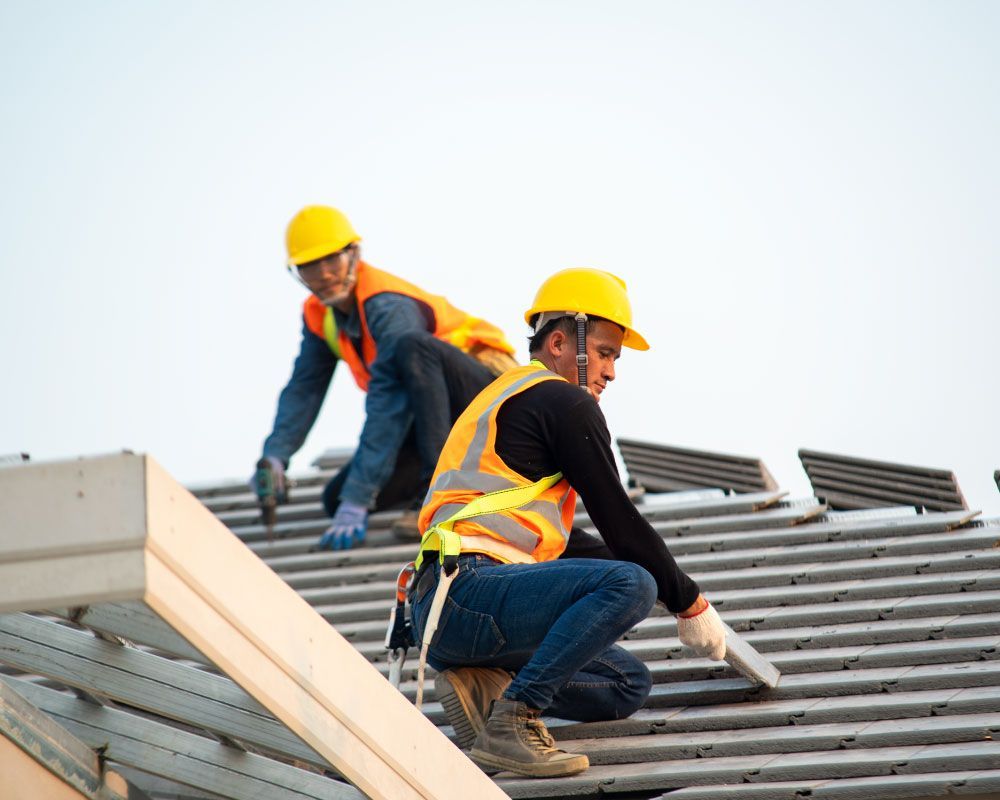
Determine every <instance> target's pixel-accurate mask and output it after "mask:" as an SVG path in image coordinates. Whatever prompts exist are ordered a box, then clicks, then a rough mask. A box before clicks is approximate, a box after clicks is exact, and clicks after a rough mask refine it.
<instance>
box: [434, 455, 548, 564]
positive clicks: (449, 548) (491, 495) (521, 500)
mask: <svg viewBox="0 0 1000 800" xmlns="http://www.w3.org/2000/svg"><path fill="white" fill-rule="evenodd" d="M560 480H562V473H561V472H557V473H556V474H555V475H549V476H548V477H547V478H542V479H541V480H538V481H535V482H534V483H532V484H529V485H528V486H518V487H516V488H513V489H498V490H497V491H495V492H488V493H487V494H484V495H480V496H479V497H477V498H476V499H475V500H473V501H472V502H470V503H467V504H466V505H465V507H464V508H463V509H462V510H461V511H458V512H456V513H455V514H452V515H451V516H450V517H448V519H446V520H445V521H444V522H439V523H438V524H437V525H433V526H431V527H430V528H428V529H427V530H426V531H425V532H424V535H423V537H422V538H421V539H420V554H419V555H418V556H417V560H416V562H415V565H416V568H417V569H418V570H419V569H420V566H421V564H423V561H424V551H426V550H436V551H437V552H438V561H440V562H441V564H442V565H444V563H445V559H446V558H447V559H449V561H451V560H452V559H456V558H458V557H459V556H460V555H461V553H462V537H461V536H460V535H459V534H457V533H455V531H454V528H455V524H456V523H458V522H461V521H462V520H466V519H471V518H472V517H479V516H482V515H484V514H499V513H501V512H503V511H511V510H513V509H515V508H520V507H521V506H525V505H527V504H528V503H530V502H531V501H532V500H534V499H535V498H537V497H538V496H539V495H541V494H542V492H544V491H545V490H546V489H548V488H550V487H552V486H555V485H556V484H557V483H559V481H560Z"/></svg>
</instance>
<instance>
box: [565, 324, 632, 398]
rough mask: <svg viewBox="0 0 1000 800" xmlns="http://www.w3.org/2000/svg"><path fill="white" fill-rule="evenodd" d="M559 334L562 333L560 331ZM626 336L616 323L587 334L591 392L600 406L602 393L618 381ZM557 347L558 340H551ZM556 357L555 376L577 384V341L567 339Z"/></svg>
mask: <svg viewBox="0 0 1000 800" xmlns="http://www.w3.org/2000/svg"><path fill="white" fill-rule="evenodd" d="M558 333H562V332H561V331H559V332H558ZM624 338H625V333H624V331H622V329H621V328H619V327H618V326H617V325H615V324H614V323H613V322H608V321H607V320H600V321H599V322H597V324H595V325H594V326H593V328H591V330H590V331H589V332H588V333H587V358H588V361H589V363H588V364H587V391H589V392H590V394H591V395H592V396H593V398H594V399H595V400H597V401H598V402H600V400H601V393H602V392H603V391H604V390H605V389H606V388H607V386H608V383H609V382H611V381H613V380H614V379H615V361H617V360H618V357H619V356H620V355H621V354H622V339H624ZM550 341H551V342H552V344H553V345H557V341H556V337H555V336H553V338H552V339H551V340H550ZM556 349H557V352H556V353H555V366H556V369H555V372H556V373H557V374H559V375H561V376H562V377H564V378H565V379H566V380H568V381H570V382H571V383H577V369H576V337H575V336H565V335H564V336H563V338H562V340H561V341H559V342H558V346H557V348H556Z"/></svg>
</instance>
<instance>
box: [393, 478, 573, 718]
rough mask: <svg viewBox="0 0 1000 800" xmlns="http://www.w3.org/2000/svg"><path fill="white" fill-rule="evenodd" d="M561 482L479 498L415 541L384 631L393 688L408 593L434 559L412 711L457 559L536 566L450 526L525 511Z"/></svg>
mask: <svg viewBox="0 0 1000 800" xmlns="http://www.w3.org/2000/svg"><path fill="white" fill-rule="evenodd" d="M561 480H562V473H561V472H557V473H556V474H555V475H550V476H548V477H547V478H542V479H541V480H538V481H535V482H534V483H532V484H529V485H527V486H518V487H515V488H512V489H500V490H498V491H495V492H489V493H487V494H484V495H480V496H479V497H477V498H476V499H475V500H473V501H472V502H470V503H467V504H466V505H465V506H464V507H463V508H462V509H461V510H459V511H458V512H456V513H455V514H453V515H452V516H450V517H448V519H446V520H444V521H443V522H439V523H438V524H436V525H433V526H431V527H430V528H428V529H427V530H426V531H425V532H424V535H423V537H422V538H421V540H420V552H419V554H418V555H417V559H416V561H413V562H411V563H409V564H407V565H406V566H405V567H403V569H402V570H400V573H399V577H398V578H397V579H396V605H395V606H394V607H393V609H392V611H391V612H390V614H389V628H388V630H387V631H386V640H385V646H386V649H387V650H388V651H389V680H390V681H391V682H392V684H393V686H396V687H397V688H398V687H399V681H400V677H401V675H402V672H403V662H404V661H405V659H406V651H407V649H408V648H409V647H411V646H413V645H414V644H415V643H416V640H415V637H414V635H413V622H412V615H411V616H410V618H408V616H407V613H406V601H407V597H408V594H409V588H410V585H412V583H413V578H414V576H416V575H418V574H422V573H423V570H424V569H430V564H431V562H430V561H429V560H428V557H429V556H431V554H435V555H436V556H437V560H438V563H440V565H441V573H440V575H439V576H438V584H437V589H436V590H435V591H434V598H433V600H431V608H430V611H429V612H428V615H427V624H426V625H425V626H424V635H423V637H422V640H423V643H422V645H421V647H420V662H419V665H418V667H417V700H416V705H417V708H420V706H421V704H422V703H423V699H424V671H425V667H426V665H427V651H428V649H429V648H430V645H431V640H432V639H433V638H434V634H435V632H436V631H437V628H438V622H439V620H440V619H441V610H442V609H443V608H444V601H445V600H446V599H447V597H448V590H449V589H450V588H451V584H452V581H454V580H455V578H456V577H457V576H458V557H459V556H460V555H462V553H484V554H485V555H489V556H494V557H496V558H498V559H499V560H501V561H504V562H506V563H514V564H533V563H535V559H534V558H533V557H532V556H531V555H530V554H528V553H525V552H524V551H522V550H518V549H517V548H516V547H514V546H513V545H511V544H508V543H507V542H504V541H501V540H499V539H494V538H493V537H492V536H487V535H477V536H463V535H462V534H460V533H456V532H455V530H454V527H455V524H456V523H458V522H462V521H463V520H467V519H471V518H473V517H479V516H483V515H485V514H499V513H501V512H504V511H512V510H513V509H515V508H520V507H521V506H525V505H527V504H528V503H530V502H532V501H533V500H535V499H536V498H538V497H539V496H540V495H541V494H542V492H544V491H545V490H546V489H549V488H550V487H552V486H554V485H555V484H557V483H558V482H559V481H561Z"/></svg>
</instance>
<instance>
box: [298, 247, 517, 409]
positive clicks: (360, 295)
mask: <svg viewBox="0 0 1000 800" xmlns="http://www.w3.org/2000/svg"><path fill="white" fill-rule="evenodd" d="M356 277H357V283H356V284H355V288H354V296H355V299H356V300H357V309H358V315H359V318H360V321H361V341H360V348H361V350H360V352H359V351H358V350H357V348H355V346H354V342H352V341H351V339H350V338H349V337H348V336H347V335H346V334H344V332H343V331H337V330H336V324H335V322H334V318H333V310H332V309H329V308H326V307H325V306H324V305H323V304H322V303H321V302H320V300H319V298H318V297H316V296H315V295H310V296H309V298H308V299H307V300H306V302H305V305H304V306H303V317H304V318H305V322H306V327H307V328H308V329H309V330H310V331H311V332H312V333H314V334H316V335H317V336H319V337H320V338H321V339H323V340H324V341H326V343H327V344H328V345H329V347H330V349H331V350H332V351H333V352H334V354H335V355H336V356H337V357H338V358H340V359H342V360H343V361H346V362H347V366H348V368H349V369H350V370H351V375H353V376H354V381H355V383H357V384H358V386H359V387H360V388H361V389H362V390H364V391H368V382H369V380H370V379H371V375H370V373H369V367H370V366H371V364H372V363H373V362H374V361H375V358H376V357H377V355H378V348H377V346H376V344H375V340H374V338H373V337H372V335H371V332H370V331H369V330H368V320H367V319H366V318H365V302H366V301H367V300H368V299H369V298H371V297H374V296H375V295H377V294H382V293H383V292H393V293H394V294H401V295H404V296H406V297H409V298H411V299H413V300H415V301H416V302H417V303H418V304H420V307H421V310H423V311H425V312H426V316H427V323H428V324H427V330H428V332H429V333H432V334H433V335H434V336H435V337H436V338H438V339H441V340H442V341H445V342H448V343H450V344H453V345H455V347H458V348H459V349H460V350H463V351H465V352H468V351H469V350H471V349H473V348H474V347H477V346H485V347H492V348H494V349H496V350H500V351H502V352H504V353H508V354H513V353H514V347H513V346H512V345H511V344H510V342H508V341H507V338H506V337H505V336H504V333H503V331H501V330H500V329H499V328H497V327H496V326H495V325H491V324H490V323H488V322H486V321H484V320H481V319H479V318H477V317H473V316H471V315H469V314H466V313H465V312H464V311H462V310H460V309H458V308H455V306H453V305H451V303H449V302H448V301H447V300H446V299H445V298H444V297H442V296H440V295H436V294H430V293H429V292H425V291H424V290H423V289H421V288H419V287H417V286H414V285H413V284H412V283H409V282H408V281H404V280H403V279H402V278H397V277H396V276H395V275H391V274H390V273H388V272H383V271H382V270H380V269H375V267H372V266H370V265H368V264H366V263H364V262H360V263H359V264H358V267H357V272H356ZM334 342H336V345H334Z"/></svg>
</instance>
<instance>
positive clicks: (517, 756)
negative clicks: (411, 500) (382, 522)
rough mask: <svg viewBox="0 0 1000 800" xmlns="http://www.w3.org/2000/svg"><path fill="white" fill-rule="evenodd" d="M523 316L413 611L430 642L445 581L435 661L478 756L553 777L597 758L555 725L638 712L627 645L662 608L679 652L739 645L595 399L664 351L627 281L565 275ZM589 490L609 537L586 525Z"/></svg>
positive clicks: (471, 430)
mask: <svg viewBox="0 0 1000 800" xmlns="http://www.w3.org/2000/svg"><path fill="white" fill-rule="evenodd" d="M525 320H526V321H527V322H528V324H529V325H531V326H532V330H533V331H534V334H533V335H532V337H531V339H530V351H531V358H532V361H531V364H530V365H529V366H526V367H518V368H516V369H512V370H509V371H508V372H506V373H504V374H503V375H502V376H501V377H499V378H498V379H497V380H495V381H494V382H493V383H491V384H490V385H489V386H488V387H486V389H484V390H483V391H482V392H481V393H480V394H479V395H478V396H477V397H476V399H475V400H473V401H472V403H471V404H470V405H469V407H468V408H467V409H466V410H465V412H464V413H463V414H462V415H461V416H460V417H459V419H458V420H457V422H456V423H455V425H454V427H453V428H452V431H451V434H450V435H449V437H448V440H447V442H446V444H445V447H444V449H443V450H442V452H441V456H440V458H439V460H438V464H437V469H436V471H435V473H434V477H433V478H432V480H431V490H430V492H429V494H428V500H427V501H426V502H425V504H424V507H423V509H422V511H421V513H420V519H419V528H420V531H421V533H422V534H424V538H423V544H422V549H423V553H424V554H425V556H426V557H425V558H424V559H423V564H424V565H425V566H424V568H423V569H422V570H421V571H420V572H419V573H418V579H417V581H416V583H415V586H414V588H413V597H412V600H413V618H414V622H415V627H416V630H417V635H418V637H422V635H423V632H424V629H425V627H426V626H427V625H428V617H429V615H430V610H431V605H432V600H433V598H434V596H435V592H436V591H437V588H436V587H437V586H438V584H439V582H440V583H442V584H443V587H442V588H445V587H447V589H446V590H447V591H448V594H447V599H446V600H445V603H444V606H443V608H442V612H441V615H440V620H439V622H438V627H437V630H436V632H435V633H433V634H432V640H431V644H430V649H429V653H428V658H427V661H428V663H429V664H430V665H431V666H432V667H434V668H435V669H436V670H438V671H439V674H438V676H437V678H436V680H435V688H436V691H437V697H438V699H439V700H440V701H441V703H442V705H443V706H444V709H445V712H446V714H447V716H448V720H449V722H450V723H451V724H452V726H453V727H454V729H455V733H456V735H457V737H458V742H459V745H460V746H461V747H462V748H463V749H464V748H469V747H471V752H470V757H471V758H472V759H473V761H475V762H476V763H477V764H478V765H479V766H480V767H481V768H482V769H484V770H485V771H487V772H490V773H493V772H498V771H502V770H506V771H510V772H515V773H517V774H519V775H524V776H528V777H556V776H564V775H572V774H575V773H577V772H582V771H583V770H585V769H587V767H588V766H589V761H588V760H587V756H585V755H577V754H573V753H566V752H564V751H562V750H559V749H557V748H556V747H555V746H554V742H553V739H552V737H551V736H550V735H549V732H548V730H547V729H546V727H545V724H544V723H543V722H542V720H541V719H540V718H539V717H540V715H541V714H545V715H549V716H554V717H560V718H563V719H570V720H580V721H595V720H609V719H621V718H623V717H627V716H629V715H630V714H633V713H634V712H635V711H636V710H638V709H639V708H640V707H641V706H642V704H643V702H644V701H645V699H646V696H647V695H648V694H649V691H650V688H651V685H652V679H651V677H650V674H649V670H648V669H647V668H646V666H645V664H643V663H642V661H640V660H639V659H638V658H636V657H635V656H633V655H631V654H630V653H629V652H628V651H626V650H625V649H623V648H621V647H619V646H618V645H616V644H615V642H616V641H617V640H618V639H619V638H620V637H621V636H622V635H623V634H625V633H626V632H627V631H628V630H629V629H630V628H632V627H633V626H634V625H636V624H637V623H638V622H640V621H641V620H643V619H645V617H646V616H647V615H648V614H649V611H650V609H651V608H652V606H653V604H654V602H656V601H657V600H659V601H661V602H662V603H663V604H664V605H666V607H667V608H668V609H669V610H670V611H672V612H673V613H674V614H676V615H677V628H678V635H679V636H680V640H681V642H683V643H684V644H686V645H688V646H689V647H691V648H693V649H694V650H695V651H696V652H697V653H698V654H699V655H703V656H709V657H710V658H712V659H715V660H720V659H722V658H723V657H724V655H725V649H726V646H725V634H724V631H723V627H722V624H721V621H720V619H719V616H718V614H717V613H716V611H715V609H714V608H713V607H712V606H711V605H710V604H709V603H708V601H707V600H706V599H705V598H704V597H703V596H702V594H701V592H700V590H699V588H698V585H697V584H696V583H695V582H694V581H693V580H692V579H691V578H690V577H688V575H686V574H685V573H684V572H683V570H681V569H680V568H679V567H678V566H677V563H676V562H675V561H674V558H673V556H672V555H671V554H670V551H669V550H668V549H667V546H666V545H665V544H664V542H663V539H661V538H660V536H659V535H658V534H657V533H656V532H655V531H654V530H653V529H652V527H650V525H649V523H648V522H647V521H646V520H645V519H644V518H643V516H642V515H641V514H640V513H639V511H638V510H637V509H636V508H635V506H634V505H633V504H632V502H631V501H630V500H629V499H628V496H627V494H626V492H625V489H624V487H623V486H622V484H621V480H620V478H619V476H618V471H617V467H616V466H615V461H614V456H613V454H612V451H611V435H610V433H609V432H608V427H607V423H606V422H605V420H604V415H603V414H602V413H601V411H600V409H599V408H598V405H597V403H598V401H599V400H600V397H601V393H602V392H604V391H605V389H607V387H608V384H609V383H610V382H611V381H613V380H614V379H615V361H616V360H617V358H618V357H619V355H620V354H621V349H622V347H623V346H624V347H630V348H633V349H635V350H647V349H648V348H649V345H647V344H646V341H645V339H643V337H642V336H641V335H639V333H638V332H637V331H636V330H635V329H634V328H633V327H632V311H631V306H630V304H629V300H628V295H627V294H626V290H625V283H624V282H623V281H622V280H620V279H619V278H617V277H615V276H614V275H611V274H610V273H607V272H603V271H600V270H595V269H568V270H563V271H562V272H558V273H556V274H555V275H553V276H552V277H550V278H549V279H548V280H546V281H545V282H544V283H543V284H542V286H541V288H540V289H539V290H538V293H537V295H536V297H535V302H534V304H533V306H532V308H531V309H530V310H529V311H528V312H527V313H526V314H525ZM578 351H579V352H578ZM584 353H585V354H586V358H579V359H578V355H583V354H584ZM578 381H579V386H578V385H577V383H578ZM580 386H583V387H584V388H585V391H581V390H580ZM518 490H521V491H518ZM577 494H579V495H580V497H581V498H582V499H583V501H584V503H585V504H586V507H587V511H588V513H589V515H590V518H591V520H593V522H594V525H595V526H596V527H597V530H598V531H599V532H600V534H601V538H602V539H603V542H602V541H601V539H598V538H596V537H594V536H591V535H589V534H587V533H585V532H584V531H582V530H580V529H576V528H573V527H572V525H573V515H574V511H575V508H576V497H577ZM484 495H490V497H489V499H488V500H485V501H482V502H480V503H478V505H477V506H476V507H475V508H473V507H471V506H469V507H468V508H467V506H468V504H470V503H472V502H473V501H475V500H476V499H477V498H481V497H483V496H484ZM463 510H465V514H462V512H463ZM473 510H474V511H476V512H477V513H476V515H475V516H468V514H469V512H470V511H473ZM456 515H462V516H464V517H465V519H464V520H462V521H456V520H455V519H454V518H455V517H456ZM449 522H450V523H451V524H449ZM435 526H439V527H435ZM448 529H453V532H452V533H449V532H448ZM442 549H443V551H444V552H445V554H446V555H449V556H451V557H450V558H448V559H447V560H445V561H444V567H442V564H441V560H442V559H441V558H439V557H438V555H439V551H441V550H442ZM432 553H433V554H432ZM455 556H457V560H456V558H455ZM456 563H457V567H458V572H457V575H456V573H455V572H454V565H455V564H456ZM442 569H443V570H444V572H445V574H446V575H449V576H451V577H452V578H453V581H451V582H450V585H449V581H441V580H440V578H441V573H442ZM433 625H434V622H433V621H432V622H431V627H432V628H433Z"/></svg>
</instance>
